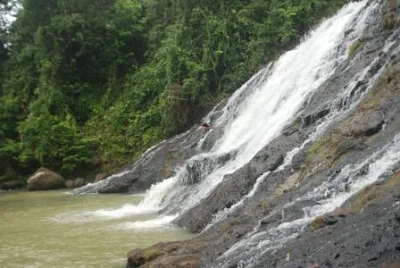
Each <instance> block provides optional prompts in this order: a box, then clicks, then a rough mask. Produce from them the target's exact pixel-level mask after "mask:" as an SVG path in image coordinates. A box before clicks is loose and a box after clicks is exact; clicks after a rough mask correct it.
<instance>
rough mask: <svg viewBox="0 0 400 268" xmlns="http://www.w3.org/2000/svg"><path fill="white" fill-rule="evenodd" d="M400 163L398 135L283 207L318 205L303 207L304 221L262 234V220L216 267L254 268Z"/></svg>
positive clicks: (278, 227) (282, 225) (291, 222)
mask: <svg viewBox="0 0 400 268" xmlns="http://www.w3.org/2000/svg"><path fill="white" fill-rule="evenodd" d="M399 163H400V136H399V135H398V136H396V137H395V138H394V139H393V140H392V141H391V142H389V143H388V144H387V145H385V146H383V147H382V148H381V149H380V150H378V151H376V152H375V153H374V154H373V155H371V156H370V157H368V158H367V159H366V160H364V161H361V162H360V163H357V164H355V165H352V164H351V165H347V166H345V167H344V168H343V169H342V170H341V172H340V173H338V174H337V175H336V176H335V177H334V178H332V179H331V180H329V181H327V182H324V183H323V184H322V185H321V186H319V187H317V188H315V189H314V190H312V191H310V192H308V193H307V194H305V195H304V196H302V197H300V198H298V199H296V200H294V201H292V202H291V203H288V204H286V205H285V206H284V210H285V209H289V208H290V207H291V206H293V205H294V204H296V203H300V202H304V201H313V202H315V203H316V204H317V205H313V206H305V207H303V211H304V216H303V217H301V218H298V219H295V220H292V221H289V222H283V223H281V224H279V225H278V226H277V227H274V228H271V229H268V230H266V231H261V230H260V227H261V222H262V220H263V219H262V220H260V223H259V225H257V226H256V227H255V228H254V230H253V232H251V233H249V234H248V235H247V237H246V238H245V239H242V240H240V241H239V242H238V243H236V244H235V245H233V246H232V247H231V248H230V249H229V250H227V251H226V252H225V253H224V255H223V256H221V257H220V259H219V260H218V261H217V265H216V266H215V267H231V265H232V263H238V267H253V265H256V264H257V261H258V260H259V259H260V258H261V256H263V255H264V254H265V253H267V252H270V251H272V250H274V249H277V248H279V247H281V246H282V245H284V244H285V243H287V242H288V241H290V240H292V239H294V238H296V237H297V236H298V235H299V234H300V233H301V232H302V230H303V229H304V228H305V227H306V226H307V225H308V224H309V223H310V222H312V221H313V220H314V219H315V218H316V217H318V216H321V215H323V214H325V213H327V212H329V211H332V210H334V209H335V208H337V207H340V206H341V205H342V204H343V203H344V202H345V201H346V200H348V199H349V198H350V197H351V196H353V195H354V194H355V193H357V192H358V191H360V190H361V189H363V188H364V187H365V186H368V185H371V184H373V183H375V182H377V181H379V180H380V179H384V178H385V177H387V175H388V174H387V173H389V175H390V173H391V171H392V169H393V168H394V169H395V168H397V167H398V165H399Z"/></svg>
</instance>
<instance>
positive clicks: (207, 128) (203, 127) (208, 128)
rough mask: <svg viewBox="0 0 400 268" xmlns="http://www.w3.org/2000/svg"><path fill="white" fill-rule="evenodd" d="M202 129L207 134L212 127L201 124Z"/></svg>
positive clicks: (207, 124)
mask: <svg viewBox="0 0 400 268" xmlns="http://www.w3.org/2000/svg"><path fill="white" fill-rule="evenodd" d="M200 129H201V130H202V131H203V132H204V133H207V132H208V131H209V130H210V129H211V125H210V124H209V123H206V122H204V123H201V124H200Z"/></svg>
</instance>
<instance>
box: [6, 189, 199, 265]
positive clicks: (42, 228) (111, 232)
mask: <svg viewBox="0 0 400 268" xmlns="http://www.w3.org/2000/svg"><path fill="white" fill-rule="evenodd" d="M142 199H143V195H71V194H67V193H65V191H47V192H24V191H21V192H1V193H0V267H3V268H7V267H10V268H11V267H13V268H18V267H24V268H27V267H32V268H33V267H40V268H46V267H74V268H77V267H85V268H86V267H112V268H117V267H125V264H126V254H127V252H128V251H129V250H131V249H134V248H138V247H148V246H150V245H152V244H155V243H158V242H162V241H172V240H182V239H188V238H190V237H191V234H189V233H188V232H186V231H185V230H182V229H179V228H176V227H174V226H171V225H168V224H167V225H165V224H158V223H157V220H155V219H156V213H147V214H144V215H143V214H142V215H137V214H136V213H135V212H134V211H132V207H134V206H135V205H137V204H138V203H139V202H140V201H141V200H142ZM135 214H136V215H135Z"/></svg>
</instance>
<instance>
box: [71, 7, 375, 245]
mask: <svg viewBox="0 0 400 268" xmlns="http://www.w3.org/2000/svg"><path fill="white" fill-rule="evenodd" d="M367 2H368V1H367V0H364V1H359V2H354V3H349V4H347V5H346V6H345V7H344V8H342V10H340V11H339V12H338V13H337V14H336V15H335V16H333V17H332V18H330V19H327V20H325V21H324V22H322V23H321V25H320V26H319V27H317V28H316V29H315V30H313V31H311V32H310V33H309V35H308V36H306V37H305V38H304V40H303V42H302V43H301V44H300V45H298V46H297V47H296V48H295V49H293V50H292V51H289V52H287V53H285V54H284V55H282V56H281V57H280V58H279V59H278V60H277V61H276V62H274V63H270V64H269V65H268V66H266V67H265V68H263V69H261V70H260V71H259V72H258V73H257V74H255V75H254V76H253V77H252V78H251V79H250V80H249V81H248V82H246V83H245V84H244V85H243V86H242V87H241V88H239V89H238V90H237V91H236V92H235V93H234V94H233V95H232V97H231V98H230V99H229V100H228V101H227V104H226V105H225V107H224V108H223V109H222V111H221V114H220V115H219V117H218V118H217V120H216V121H215V122H214V123H213V129H211V130H210V132H209V133H208V134H207V135H209V134H210V133H212V131H214V129H220V130H222V131H221V132H222V133H221V134H220V135H219V136H218V139H217V140H216V141H215V143H214V144H213V145H212V147H211V148H210V149H209V150H207V151H201V150H199V151H200V152H199V153H198V154H195V155H194V156H193V157H191V158H189V159H188V160H186V161H185V162H184V163H183V164H182V165H181V166H179V167H177V168H176V173H175V175H174V176H173V177H170V178H168V179H166V180H164V181H162V182H159V183H158V184H154V185H152V186H151V188H150V189H149V190H148V191H147V192H146V194H145V197H144V200H143V201H142V202H141V204H140V205H139V206H138V207H135V206H126V207H124V208H122V209H121V211H122V212H123V213H118V215H121V214H123V215H125V214H126V215H129V214H130V213H129V211H131V213H132V214H136V213H140V212H141V211H144V212H149V211H150V212H153V211H160V212H162V214H164V215H162V216H160V218H159V221H158V222H157V220H152V222H151V223H149V226H150V225H151V226H159V224H166V223H167V222H171V221H172V220H174V219H175V218H176V217H177V216H179V215H181V214H182V213H183V212H184V211H186V210H188V209H190V208H193V207H194V206H196V205H197V204H198V203H199V202H201V200H203V199H204V198H206V197H207V196H209V195H210V193H211V192H212V191H213V190H214V189H215V188H216V187H217V186H218V185H219V184H220V183H221V181H222V180H223V179H224V176H225V175H228V174H232V173H233V172H235V171H236V170H238V169H239V168H241V167H243V166H244V165H245V164H247V163H248V162H249V161H250V160H251V159H252V158H253V157H254V156H255V155H256V154H257V152H259V151H260V150H261V149H263V148H264V147H265V146H266V145H268V144H269V143H270V142H271V141H272V140H273V139H274V138H276V137H277V136H279V135H280V134H281V132H282V130H283V129H284V128H285V126H287V125H288V124H290V123H292V122H293V121H294V120H295V119H296V118H297V117H298V115H299V114H301V112H302V108H304V106H305V105H307V102H308V101H309V100H310V99H311V97H312V96H313V94H315V93H316V92H317V91H318V89H319V88H321V86H323V85H324V83H326V82H327V81H329V79H330V78H331V77H332V76H333V75H334V74H335V72H336V71H337V68H338V67H340V66H341V64H342V63H344V62H346V61H347V60H349V59H348V56H349V55H348V54H349V53H348V51H349V47H350V46H351V45H352V44H353V43H354V42H355V40H358V39H359V38H360V37H361V36H362V34H363V31H364V30H365V27H366V26H367V23H366V21H367V19H368V17H371V12H373V11H374V10H375V9H376V8H377V6H378V5H377V4H376V3H375V4H371V5H367ZM376 61H378V59H377V60H376ZM374 64H375V61H372V63H371V64H370V66H368V67H366V68H365V69H364V70H363V71H362V73H360V74H358V75H357V76H356V77H355V78H354V79H353V81H352V82H351V83H349V85H348V87H347V88H346V89H345V90H343V92H341V93H340V96H339V97H338V98H337V101H335V102H333V103H331V104H330V106H331V107H330V110H331V111H332V112H331V114H329V115H328V116H327V118H326V120H324V121H322V122H320V123H319V125H318V126H317V129H316V131H315V132H314V133H312V134H311V135H310V137H309V138H308V139H307V140H306V141H305V142H304V143H303V145H302V146H304V145H305V144H306V143H307V142H310V141H313V140H315V139H316V138H317V137H319V136H320V135H321V133H323V131H324V129H326V127H327V126H329V125H330V124H332V122H334V121H335V120H337V119H338V118H339V117H340V116H341V115H343V114H344V113H345V112H346V111H348V110H350V109H351V107H353V106H355V103H356V102H357V99H359V98H360V96H361V95H362V94H363V91H362V90H359V91H357V83H358V82H359V81H360V80H362V79H363V78H364V77H365V76H366V74H367V73H368V71H369V68H372V67H373V66H374ZM378 75H379V74H376V75H375V77H378ZM373 82H374V79H371V81H370V84H371V85H372V84H373ZM213 112H214V111H213ZM213 112H211V113H210V115H209V116H207V117H206V118H211V117H212V115H213ZM204 141H205V138H203V139H201V140H200V141H199V143H198V144H197V149H199V148H201V146H202V143H203V142H204ZM165 144H166V142H165V141H164V142H163V143H162V144H160V145H159V146H156V147H154V148H152V149H151V150H149V151H148V152H146V153H145V154H144V155H143V157H142V159H144V158H146V157H148V155H149V154H153V153H154V152H155V151H157V150H159V148H161V147H162V146H164V145H165ZM302 146H301V147H299V148H296V149H294V150H293V151H291V152H289V153H288V154H287V155H286V158H285V161H284V163H283V165H282V166H281V167H280V169H282V168H283V167H284V166H286V165H288V164H290V162H291V159H292V157H293V155H295V153H296V152H297V151H298V150H300V149H301V148H302ZM140 161H142V160H139V161H138V162H140ZM127 172H128V173H129V172H131V171H130V170H127V171H122V172H121V173H118V174H116V175H113V176H110V177H109V178H107V179H106V180H105V181H104V182H99V184H101V183H103V184H107V183H108V182H109V181H110V180H112V179H114V178H116V177H117V178H118V177H121V176H124V175H125V174H126V173H127ZM267 176H268V173H266V174H263V175H262V176H261V177H259V178H258V179H257V181H256V183H255V185H254V186H253V188H252V189H251V190H250V192H249V193H248V194H247V195H246V196H245V197H244V198H243V199H242V200H239V202H238V203H237V204H235V205H234V206H232V207H231V208H230V209H229V210H228V211H222V212H220V213H219V214H218V215H217V218H220V219H221V218H223V217H225V216H226V214H227V213H230V212H231V211H233V210H235V209H236V208H238V207H240V206H241V205H242V204H243V202H244V201H245V200H246V199H247V198H250V197H251V196H252V195H254V194H255V193H256V191H257V188H258V186H259V185H260V184H261V183H262V181H263V180H264V179H265V178H266V177H267ZM96 187H97V186H96V185H90V186H88V187H87V188H86V189H84V188H81V189H79V190H78V191H76V192H77V193H81V192H88V191H89V192H95V191H96ZM105 212H106V213H108V214H113V213H112V211H101V213H103V214H104V213H105ZM304 221H305V220H304V219H301V220H300V222H301V223H303V222H304ZM143 224H144V225H146V223H134V225H135V226H136V227H137V226H139V225H140V226H142V225H143ZM294 225H295V224H294ZM295 226H297V225H295ZM299 226H300V225H299ZM301 226H302V225H301ZM126 227H127V228H129V227H128V226H126ZM232 251H234V250H232Z"/></svg>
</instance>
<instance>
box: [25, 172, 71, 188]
mask: <svg viewBox="0 0 400 268" xmlns="http://www.w3.org/2000/svg"><path fill="white" fill-rule="evenodd" d="M64 187H65V182H64V179H63V178H62V177H61V176H60V175H58V174H57V173H55V172H54V171H51V170H49V169H47V168H43V167H42V168H39V169H38V170H37V171H36V172H35V173H34V174H33V175H32V176H31V177H30V178H29V179H28V181H27V189H28V190H29V191H41V190H52V189H60V188H64Z"/></svg>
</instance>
